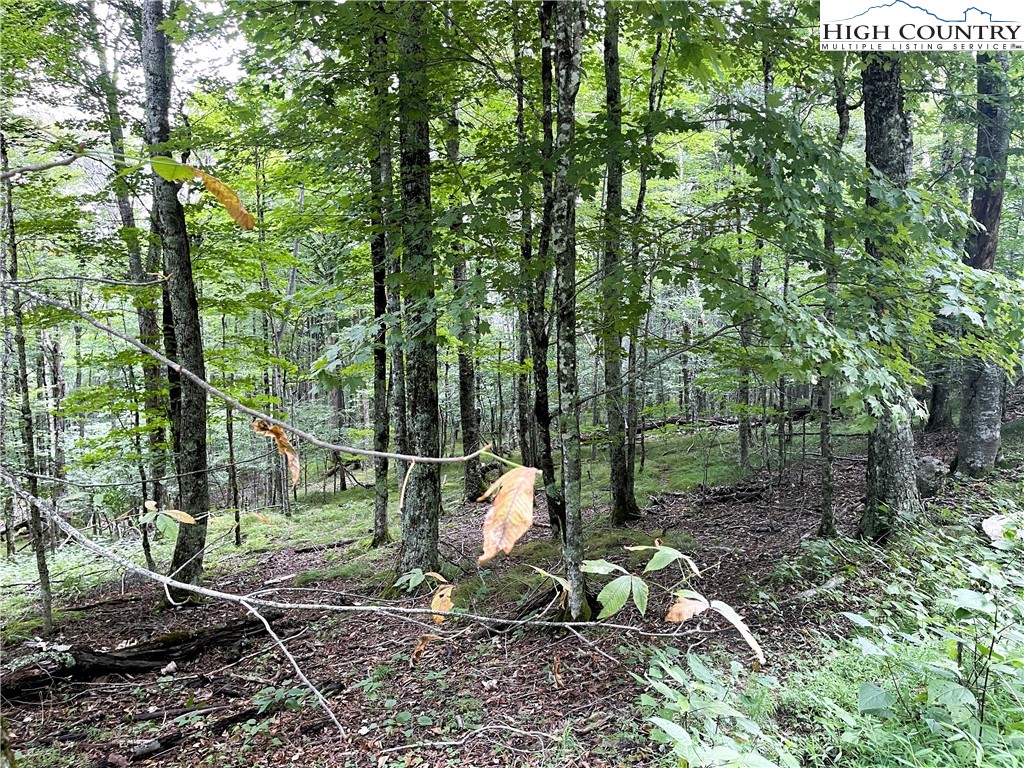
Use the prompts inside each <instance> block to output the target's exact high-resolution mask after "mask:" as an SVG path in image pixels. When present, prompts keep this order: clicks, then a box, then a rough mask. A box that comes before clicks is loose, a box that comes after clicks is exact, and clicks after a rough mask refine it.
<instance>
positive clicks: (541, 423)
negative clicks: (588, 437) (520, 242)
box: [526, 0, 565, 539]
mask: <svg viewBox="0 0 1024 768" xmlns="http://www.w3.org/2000/svg"><path fill="white" fill-rule="evenodd" d="M556 5H557V3H555V2H554V0H544V2H542V3H541V7H540V37H541V92H542V93H541V99H542V102H543V115H542V118H541V123H542V125H543V130H544V143H543V149H542V155H543V157H544V160H545V162H544V171H543V174H542V177H541V178H542V190H543V196H544V201H543V212H542V214H541V224H540V239H539V242H538V244H537V255H536V259H535V260H533V259H531V263H530V264H529V266H528V268H527V270H526V271H527V273H528V274H530V275H532V277H533V285H532V286H531V287H530V288H529V289H528V296H527V313H528V316H529V320H530V352H531V355H532V357H533V415H534V419H535V420H536V422H537V459H538V462H539V464H540V470H541V473H542V476H543V478H544V495H545V496H546V497H547V505H548V519H549V520H550V522H551V536H552V538H555V539H562V538H564V536H565V501H564V499H563V497H562V492H561V491H560V490H559V488H558V478H557V477H556V476H555V459H554V450H553V447H552V444H551V402H550V399H549V396H548V378H549V376H548V347H549V345H550V341H551V331H550V326H549V323H548V313H547V309H546V306H545V305H546V298H547V292H548V285H549V284H550V282H551V237H552V232H551V225H552V222H551V213H552V208H553V199H554V198H553V194H554V176H553V174H552V171H551V160H552V158H553V153H554V113H553V111H552V102H551V99H552V90H553V88H552V79H551V78H552V74H551V66H552V53H551V51H552V49H553V47H554V43H553V38H552V28H551V27H552V22H553V19H554V14H555V6H556Z"/></svg>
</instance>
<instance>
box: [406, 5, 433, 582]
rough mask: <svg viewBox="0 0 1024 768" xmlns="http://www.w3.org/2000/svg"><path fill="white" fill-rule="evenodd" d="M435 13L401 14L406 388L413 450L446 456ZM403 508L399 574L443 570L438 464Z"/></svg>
mask: <svg viewBox="0 0 1024 768" xmlns="http://www.w3.org/2000/svg"><path fill="white" fill-rule="evenodd" d="M431 17H432V13H431V12H430V9H429V8H428V7H427V6H426V5H424V4H422V3H405V4H404V5H403V6H402V7H401V10H400V20H401V34H400V37H399V46H398V54H399V55H398V126H399V167H400V170H401V177H402V245H403V250H402V267H403V275H402V278H403V280H402V284H403V289H404V293H405V302H406V304H405V311H406V331H407V351H406V362H407V366H408V367H407V376H408V378H407V382H406V383H407V387H408V399H409V413H410V416H411V418H410V420H409V421H410V423H409V432H410V435H411V438H412V439H411V448H412V452H413V453H414V454H416V455H418V456H438V455H440V451H441V446H440V435H439V431H438V429H439V425H438V395H437V307H436V304H435V300H434V233H433V214H432V209H431V202H430V88H429V82H428V79H427V58H426V50H425V40H426V33H427V31H428V29H429V25H430V23H431V22H430V20H431ZM411 473H412V474H411V476H410V477H409V487H408V490H407V491H406V496H405V509H404V510H402V553H401V556H400V561H399V570H400V571H402V572H406V571H411V570H413V569H414V568H421V569H423V570H425V571H426V570H432V569H434V568H436V567H437V526H438V516H439V514H440V508H441V478H440V472H439V471H438V466H437V465H436V464H418V465H416V466H415V467H413V468H412V469H411Z"/></svg>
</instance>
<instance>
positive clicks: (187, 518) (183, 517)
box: [162, 509, 196, 525]
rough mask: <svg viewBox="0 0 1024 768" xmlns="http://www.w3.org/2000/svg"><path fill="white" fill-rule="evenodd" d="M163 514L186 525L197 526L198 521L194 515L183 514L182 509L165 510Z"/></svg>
mask: <svg viewBox="0 0 1024 768" xmlns="http://www.w3.org/2000/svg"><path fill="white" fill-rule="evenodd" d="M162 512H163V514H165V515H167V516H168V517H170V518H173V519H175V520H177V521H178V522H179V523H185V524H186V525H195V524H196V519H195V518H194V517H192V515H190V514H188V512H182V511H181V510H180V509H165V510H162Z"/></svg>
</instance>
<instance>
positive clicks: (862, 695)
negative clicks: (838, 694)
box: [857, 683, 896, 715]
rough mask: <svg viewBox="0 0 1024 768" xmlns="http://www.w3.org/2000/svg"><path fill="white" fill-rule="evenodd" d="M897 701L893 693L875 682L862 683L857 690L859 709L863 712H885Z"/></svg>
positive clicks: (874, 713)
mask: <svg viewBox="0 0 1024 768" xmlns="http://www.w3.org/2000/svg"><path fill="white" fill-rule="evenodd" d="M895 703H896V697H895V696H894V695H893V694H891V693H889V692H888V691H886V690H884V689H882V688H879V687H878V686H877V685H875V684H874V683H862V684H861V686H860V690H858V691H857V711H858V712H860V713H861V714H869V715H878V714H883V713H885V712H888V711H889V707H891V706H892V705H893V704H895Z"/></svg>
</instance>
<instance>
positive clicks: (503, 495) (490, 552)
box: [477, 467, 540, 563]
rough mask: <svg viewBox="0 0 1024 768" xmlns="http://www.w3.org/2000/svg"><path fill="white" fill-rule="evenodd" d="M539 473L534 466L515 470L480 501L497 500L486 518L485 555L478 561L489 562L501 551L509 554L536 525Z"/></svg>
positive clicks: (495, 482)
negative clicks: (535, 498) (535, 496)
mask: <svg viewBox="0 0 1024 768" xmlns="http://www.w3.org/2000/svg"><path fill="white" fill-rule="evenodd" d="M539 474H540V470H539V469H534V468H533V467H515V468H514V469H510V470H509V471H508V472H506V473H505V474H504V475H502V476H501V477H499V478H498V479H497V480H495V481H494V483H492V484H491V487H490V488H488V489H487V490H486V491H484V494H483V496H481V497H480V498H479V499H477V501H484V500H485V499H488V498H491V497H492V496H493V497H494V499H493V501H492V502H491V508H490V509H488V510H487V517H485V518H484V531H483V534H484V553H483V554H482V555H480V558H479V562H481V563H486V562H487V561H488V560H490V559H491V558H492V557H494V556H495V555H497V554H498V552H499V551H501V552H504V553H505V554H506V555H507V554H508V553H509V552H511V551H512V547H513V546H515V543H516V542H517V541H518V540H519V537H521V536H522V535H523V534H524V533H526V532H527V531H528V530H530V526H532V525H533V486H534V483H535V482H536V480H537V475H539Z"/></svg>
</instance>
